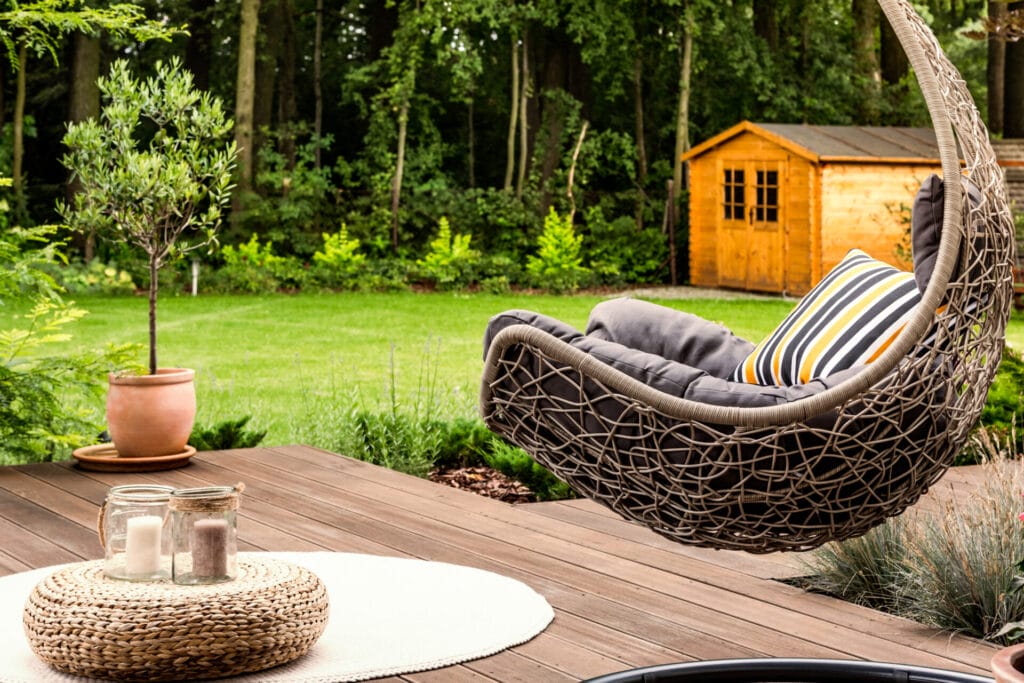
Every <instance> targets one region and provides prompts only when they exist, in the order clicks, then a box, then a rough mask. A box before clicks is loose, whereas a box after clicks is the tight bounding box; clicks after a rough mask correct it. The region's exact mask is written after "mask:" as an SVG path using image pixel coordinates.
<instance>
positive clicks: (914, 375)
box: [480, 0, 1015, 553]
mask: <svg viewBox="0 0 1024 683" xmlns="http://www.w3.org/2000/svg"><path fill="white" fill-rule="evenodd" d="M879 4H880V5H881V6H882V8H883V10H884V12H885V14H886V16H887V18H888V19H889V21H890V23H891V24H892V26H893V28H894V30H895V32H896V34H897V36H899V38H900V41H901V43H902V44H903V47H904V49H905V51H906V53H907V56H908V58H909V60H910V62H911V65H912V67H913V68H914V71H915V74H916V76H917V79H918V83H919V85H920V87H921V91H922V93H923V95H924V97H925V100H926V102H927V104H928V109H929V112H930V114H931V117H932V124H933V127H934V129H935V134H936V139H937V141H938V145H939V153H940V158H941V160H942V166H943V182H944V185H945V188H946V192H945V217H944V224H943V232H942V238H941V242H940V247H939V256H938V259H937V263H936V268H935V272H934V274H933V275H932V278H931V280H930V282H929V285H928V289H927V290H926V291H925V293H924V295H923V300H922V302H921V304H920V305H919V306H918V307H917V309H916V311H915V313H914V317H913V318H912V320H911V321H910V323H908V325H907V326H906V328H905V329H904V330H903V332H902V333H901V335H900V336H899V337H898V338H897V340H896V341H895V342H894V344H893V345H892V346H891V347H890V348H889V349H888V350H887V351H886V352H885V353H884V354H883V355H882V356H881V357H880V358H879V359H878V360H876V361H875V362H874V363H872V364H870V365H868V366H866V367H865V369H864V370H862V371H861V372H859V373H857V374H856V375H855V376H854V377H852V378H849V379H847V380H846V381H844V382H843V383H841V384H839V385H837V386H834V387H832V388H830V389H828V390H826V391H823V392H822V393H820V394H817V395H814V396H812V397H810V398H806V399H801V400H798V401H794V402H791V403H788V404H786V405H783V406H779V407H770V408H726V407H720V406H714V405H705V404H701V403H696V402H693V401H688V400H685V399H681V398H677V397H674V396H670V395H668V394H664V393H661V392H658V391H656V390H654V389H652V388H650V387H648V386H646V385H644V384H642V383H640V382H638V381H636V380H634V379H632V378H631V377H629V376H627V375H625V374H623V373H620V372H618V371H616V370H615V369H613V368H611V367H609V366H608V365H606V364H604V363H601V362H599V361H597V360H596V359H594V358H592V357H590V356H588V355H587V354H585V353H583V352H581V351H579V350H578V349H576V348H574V347H572V346H569V345H568V344H566V343H564V342H562V341H561V340H559V339H557V338H555V337H553V336H551V335H549V334H547V333H545V332H543V331H540V330H538V329H535V328H532V327H530V326H525V325H515V326H512V327H508V328H506V329H504V330H502V331H501V332H500V333H498V334H497V335H496V337H495V338H494V340H493V341H492V343H491V346H490V348H489V351H488V355H487V360H486V363H485V367H484V375H483V382H482V388H481V396H480V400H481V412H482V415H483V417H484V419H485V421H486V423H487V424H488V426H489V427H490V428H491V429H492V430H494V431H495V432H497V433H499V434H502V435H504V436H505V437H507V438H508V439H509V440H511V441H512V442H514V443H516V444H517V445H519V446H521V447H522V448H524V449H525V450H526V451H527V452H529V453H530V454H531V455H533V456H534V457H535V458H536V459H537V460H538V461H539V462H540V463H541V464H543V465H544V466H546V467H548V468H549V469H551V470H552V471H553V472H554V473H555V474H557V475H558V476H559V477H560V478H562V479H563V480H565V481H566V482H567V483H568V484H570V485H571V486H572V488H573V489H575V490H576V491H577V492H579V493H580V494H582V495H584V496H586V497H589V498H592V499H594V500H597V501H599V502H601V503H603V504H604V505H606V506H608V507H609V508H611V509H612V510H615V511H616V512H618V513H620V514H621V515H623V516H624V517H626V518H629V519H632V520H636V521H638V522H641V523H643V524H646V525H647V526H649V527H651V528H652V529H653V530H654V531H656V532H657V533H659V534H662V535H664V536H667V537H669V538H672V539H674V540H676V541H680V542H682V543H687V544H693V545H698V546H706V547H713V548H722V549H738V550H746V551H750V552H758V553H761V552H771V551H780V550H808V549H811V548H814V547H817V546H819V545H821V544H823V543H826V542H828V541H834V540H843V539H846V538H851V537H854V536H858V535H861V534H863V533H865V532H866V531H868V530H869V529H871V528H872V527H874V526H876V525H878V524H880V523H881V522H883V521H884V520H885V519H886V518H888V517H891V516H895V515H898V514H900V513H901V512H903V511H904V510H905V509H906V508H907V507H908V506H910V505H912V504H913V503H914V502H915V501H917V499H918V498H919V497H920V496H921V495H922V494H923V493H924V492H926V491H927V489H928V488H929V487H930V486H931V485H932V484H934V483H935V482H936V481H937V480H938V479H939V478H940V477H941V476H942V475H943V474H944V472H945V471H946V469H947V468H948V467H949V466H950V465H951V464H952V460H953V458H954V457H955V455H956V454H957V452H958V451H959V449H961V448H962V447H963V445H964V444H965V442H966V441H967V437H968V432H969V430H970V429H971V427H972V426H973V425H974V423H975V421H976V420H977V418H978V416H979V414H980V412H981V409H982V407H983V406H984V403H985V399H986V395H987V390H988V387H989V385H990V383H991V382H992V379H993V377H994V375H995V372H996V368H997V366H998V364H999V361H1000V359H1001V354H1002V349H1003V343H1004V334H1005V328H1006V322H1007V320H1008V318H1009V313H1010V304H1011V298H1012V266H1013V264H1014V261H1015V242H1014V229H1013V221H1012V218H1011V216H1010V212H1009V207H1008V203H1007V199H1006V189H1005V184H1004V179H1003V174H1002V171H1001V169H1000V168H999V165H998V163H997V161H996V158H995V154H994V153H993V151H992V147H991V145H990V144H989V139H988V132H987V130H986V128H985V126H984V124H983V122H982V121H981V118H980V116H979V114H978V111H977V108H976V107H975V105H974V102H973V100H972V98H971V96H970V94H969V93H968V91H967V89H966V86H965V84H964V81H963V79H962V78H961V76H960V74H959V72H958V71H957V70H956V68H955V67H954V66H953V65H952V64H951V63H950V62H949V60H948V58H947V57H946V55H945V54H944V53H943V52H942V49H941V48H940V47H939V45H938V43H937V41H936V40H935V37H934V36H933V35H932V33H931V31H930V30H929V29H928V27H927V26H926V25H925V24H924V23H923V22H922V21H921V19H920V17H918V15H917V14H916V13H915V11H914V10H913V8H912V7H911V6H910V5H909V3H907V2H906V1H905V0H880V2H879ZM961 174H963V176H962V175H961ZM962 177H965V178H967V179H968V180H969V182H970V184H971V185H973V187H974V188H975V189H977V190H978V191H979V193H980V196H981V200H980V201H975V202H970V203H968V202H966V201H965V198H964V197H965V193H966V190H965V185H966V183H962V182H961V179H962Z"/></svg>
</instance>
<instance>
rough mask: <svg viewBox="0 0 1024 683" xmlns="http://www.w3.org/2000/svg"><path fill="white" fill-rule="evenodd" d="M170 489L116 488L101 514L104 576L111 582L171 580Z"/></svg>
mask: <svg viewBox="0 0 1024 683" xmlns="http://www.w3.org/2000/svg"><path fill="white" fill-rule="evenodd" d="M173 490H174V489H173V488H171V487H170V486H155V485H141V484H131V485H125V486H115V487H113V488H112V489H110V491H109V492H108V493H107V499H106V500H105V501H103V507H102V508H101V510H100V519H99V532H100V543H102V544H103V549H104V561H103V573H104V574H106V575H107V576H108V577H110V578H112V579H123V580H126V581H158V580H160V579H169V578H170V577H171V534H170V524H169V522H168V518H169V510H168V503H169V502H170V498H171V492H172V491H173Z"/></svg>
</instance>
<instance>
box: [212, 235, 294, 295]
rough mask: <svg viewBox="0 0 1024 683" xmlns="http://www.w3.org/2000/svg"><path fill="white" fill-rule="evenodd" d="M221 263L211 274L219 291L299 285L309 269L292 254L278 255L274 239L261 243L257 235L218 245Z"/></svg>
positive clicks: (283, 287) (276, 288)
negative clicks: (243, 240)
mask: <svg viewBox="0 0 1024 683" xmlns="http://www.w3.org/2000/svg"><path fill="white" fill-rule="evenodd" d="M221 256H222V257H223V259H224V265H223V266H222V267H221V268H220V269H218V271H217V273H216V276H215V277H214V283H215V284H214V287H215V288H216V289H219V290H222V291H230V292H244V293H249V294H256V293H260V292H275V291H278V290H281V289H301V288H302V287H303V286H304V285H306V284H307V283H308V282H309V280H310V276H309V272H308V271H307V270H306V269H305V268H304V267H303V265H302V263H301V262H300V261H299V260H298V259H296V258H294V257H291V256H278V255H277V254H276V253H275V252H274V243H273V242H270V241H268V242H267V243H266V244H260V239H259V236H258V235H253V236H252V237H250V238H249V241H248V242H245V243H242V244H239V245H237V246H232V245H230V244H229V245H227V246H225V247H224V248H223V249H221Z"/></svg>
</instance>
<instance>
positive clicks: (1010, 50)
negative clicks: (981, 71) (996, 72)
mask: <svg viewBox="0 0 1024 683" xmlns="http://www.w3.org/2000/svg"><path fill="white" fill-rule="evenodd" d="M1007 9H1008V10H1009V11H1010V12H1014V11H1018V10H1024V2H1011V3H1009V5H1008V8H1007ZM1004 83H1005V87H1004V89H1003V96H1004V98H1005V100H1004V101H1003V137H1007V138H1024V40H1017V41H1008V42H1007V43H1006V78H1005V79H1004Z"/></svg>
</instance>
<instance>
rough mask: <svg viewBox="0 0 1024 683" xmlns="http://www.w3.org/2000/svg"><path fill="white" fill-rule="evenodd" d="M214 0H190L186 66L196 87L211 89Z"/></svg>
mask: <svg viewBox="0 0 1024 683" xmlns="http://www.w3.org/2000/svg"><path fill="white" fill-rule="evenodd" d="M213 4H214V0H189V3H188V7H189V15H190V19H189V22H188V40H187V42H186V43H185V68H186V69H188V70H189V71H191V72H192V77H193V79H194V82H195V85H196V88H198V89H199V90H209V89H210V43H211V41H212V40H213V38H212V35H211V31H210V26H211V21H210V19H211V17H210V10H211V9H212V8H213Z"/></svg>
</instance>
